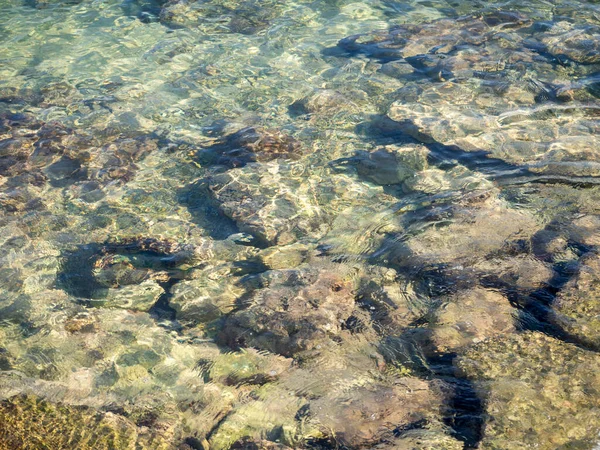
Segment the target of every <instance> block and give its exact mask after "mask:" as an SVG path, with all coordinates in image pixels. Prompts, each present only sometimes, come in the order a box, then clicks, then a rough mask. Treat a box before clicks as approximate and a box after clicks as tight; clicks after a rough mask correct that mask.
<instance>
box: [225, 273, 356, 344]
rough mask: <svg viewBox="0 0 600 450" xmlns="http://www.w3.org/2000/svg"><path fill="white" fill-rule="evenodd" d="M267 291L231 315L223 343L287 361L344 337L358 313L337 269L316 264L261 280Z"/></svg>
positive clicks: (262, 290)
mask: <svg viewBox="0 0 600 450" xmlns="http://www.w3.org/2000/svg"><path fill="white" fill-rule="evenodd" d="M256 283H257V284H258V285H259V286H261V288H259V289H257V290H256V291H254V292H253V293H252V294H251V295H250V296H248V297H247V298H245V299H244V303H243V304H242V305H241V308H240V310H239V311H236V312H234V313H231V314H230V315H229V316H228V318H227V320H226V322H225V325H224V328H223V331H222V333H221V337H220V340H221V341H222V342H223V343H225V344H226V345H228V346H229V347H232V348H237V347H254V348H259V349H264V350H269V351H271V352H275V353H279V354H281V355H284V356H298V355H300V354H303V353H304V354H306V353H307V352H310V351H318V349H319V348H321V346H325V345H327V344H328V343H331V342H333V340H335V337H336V336H337V335H339V334H340V333H342V332H343V328H342V324H343V323H344V322H345V321H346V320H347V319H348V318H349V317H350V315H351V314H352V310H353V309H354V295H353V292H352V285H351V283H350V281H349V280H348V279H347V278H346V277H345V276H344V275H343V274H341V273H339V269H338V270H334V268H327V267H319V266H315V265H311V266H308V267H299V268H297V269H291V270H278V271H276V270H272V271H268V272H265V273H263V274H261V275H259V276H257V279H256Z"/></svg>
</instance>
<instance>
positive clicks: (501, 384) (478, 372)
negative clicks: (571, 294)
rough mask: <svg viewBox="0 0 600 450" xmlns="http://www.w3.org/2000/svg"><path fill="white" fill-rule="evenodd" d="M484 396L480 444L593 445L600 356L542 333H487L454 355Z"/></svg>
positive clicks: (598, 424)
mask: <svg viewBox="0 0 600 450" xmlns="http://www.w3.org/2000/svg"><path fill="white" fill-rule="evenodd" d="M456 365H457V367H458V368H459V369H460V371H461V372H462V373H463V374H465V375H466V376H468V377H469V378H470V379H471V380H472V382H473V383H474V384H475V387H476V388H477V390H478V391H479V392H480V393H481V394H482V395H483V396H484V397H485V405H486V410H485V413H486V423H485V428H484V431H483V440H482V443H481V445H482V447H484V448H498V449H506V450H513V449H515V450H516V449H525V448H531V449H533V448H536V449H542V450H551V449H557V448H569V447H571V446H573V447H580V448H592V447H593V446H594V445H596V443H597V440H598V432H599V431H600V419H599V418H598V414H597V410H598V407H600V390H599V389H598V386H600V384H599V381H598V373H600V357H599V356H598V355H597V354H596V353H593V352H589V351H586V350H582V349H580V348H578V347H576V346H575V345H573V344H569V343H565V342H561V341H558V340H556V339H553V338H551V337H549V336H547V335H544V334H541V333H531V332H527V333H523V334H512V335H508V336H504V337H497V338H493V339H488V340H486V341H485V342H482V343H480V344H477V345H475V346H474V347H472V348H471V349H470V350H469V351H468V352H467V353H466V354H465V355H464V356H461V357H459V358H458V360H457V361H456Z"/></svg>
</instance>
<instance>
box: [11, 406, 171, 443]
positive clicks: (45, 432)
mask: <svg viewBox="0 0 600 450" xmlns="http://www.w3.org/2000/svg"><path fill="white" fill-rule="evenodd" d="M84 448H90V449H92V448H93V449H97V450H103V449H106V450H108V449H167V448H169V446H168V443H167V441H165V440H163V439H162V438H158V437H153V436H148V435H144V436H143V435H142V434H141V430H140V429H138V427H136V426H135V425H134V424H133V423H131V422H130V421H129V420H127V419H126V418H124V417H121V416H119V415H116V414H112V413H101V412H99V411H96V410H94V409H92V408H88V407H85V406H68V405H64V404H61V403H50V402H48V401H46V400H43V399H41V398H39V397H36V396H34V395H22V396H15V397H12V398H9V399H7V400H4V401H3V402H1V403H0V449H6V450H9V449H10V450H19V449H40V450H41V449H48V450H51V449H65V450H67V449H84Z"/></svg>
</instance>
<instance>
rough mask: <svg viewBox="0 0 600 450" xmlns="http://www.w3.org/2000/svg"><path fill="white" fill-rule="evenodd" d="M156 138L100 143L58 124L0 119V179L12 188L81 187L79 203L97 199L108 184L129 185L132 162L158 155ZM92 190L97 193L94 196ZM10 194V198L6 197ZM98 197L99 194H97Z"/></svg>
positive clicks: (25, 118) (24, 118)
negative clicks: (27, 186) (119, 183)
mask: <svg viewBox="0 0 600 450" xmlns="http://www.w3.org/2000/svg"><path fill="white" fill-rule="evenodd" d="M158 142H159V138H158V137H157V136H155V135H151V134H139V135H135V134H134V135H133V136H127V135H119V134H117V135H112V136H107V137H105V138H100V137H98V136H96V135H92V134H91V133H88V132H87V131H80V130H74V129H71V128H68V127H66V126H64V125H62V124H60V123H58V122H49V123H44V122H42V121H39V120H36V119H35V118H34V117H33V116H31V115H27V114H3V115H2V116H1V117H0V175H3V176H4V177H7V179H8V182H7V183H5V185H4V186H3V191H4V190H7V188H8V189H10V188H13V190H12V191H8V192H9V193H8V194H5V195H13V196H14V192H15V190H14V188H17V189H18V188H19V187H20V186H24V185H25V186H26V185H30V186H33V187H36V188H41V187H43V186H44V185H46V184H47V183H48V184H50V185H51V186H52V187H56V188H64V187H73V188H74V189H73V192H76V191H77V189H76V187H77V186H80V187H82V195H81V198H82V199H84V200H85V199H88V200H90V201H95V200H98V199H99V198H102V197H103V196H104V194H102V193H101V188H102V187H103V186H106V185H107V184H109V183H114V182H127V181H130V180H131V179H132V178H133V176H134V174H135V172H136V171H137V170H138V167H137V165H136V163H138V162H140V161H142V160H143V159H144V158H145V157H146V156H148V155H149V154H150V153H152V152H155V151H157V150H158ZM91 191H96V195H94V194H93V193H92V192H91ZM11 192H12V193H11ZM98 192H100V194H99V195H98Z"/></svg>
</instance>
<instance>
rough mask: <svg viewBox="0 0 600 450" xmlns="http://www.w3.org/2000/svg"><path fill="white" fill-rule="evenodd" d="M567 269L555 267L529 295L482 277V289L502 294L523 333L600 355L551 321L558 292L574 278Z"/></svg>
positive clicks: (599, 349) (502, 282)
mask: <svg viewBox="0 0 600 450" xmlns="http://www.w3.org/2000/svg"><path fill="white" fill-rule="evenodd" d="M570 266H571V265H570V264H569V263H557V264H554V265H553V267H552V268H553V270H554V272H555V275H554V276H553V278H552V279H551V280H550V281H549V282H548V283H547V284H546V285H545V286H543V287H541V288H539V289H537V290H535V291H533V292H530V293H527V292H525V293H524V292H522V291H521V290H520V289H518V288H517V287H515V286H512V285H510V284H509V283H506V282H504V281H502V280H499V279H498V278H497V277H494V276H484V277H482V278H481V285H482V286H483V287H486V288H489V289H495V290H498V291H500V292H502V293H503V294H504V295H505V296H506V297H507V298H508V300H509V301H510V303H511V305H512V306H513V307H515V308H516V309H518V310H519V312H520V314H519V318H518V326H519V328H520V329H521V330H522V331H537V332H540V333H544V334H546V335H548V336H551V337H553V338H554V339H558V340H560V341H563V342H566V343H569V344H572V345H575V346H577V347H579V348H581V349H583V350H588V351H593V352H599V351H600V348H598V346H597V345H594V344H592V343H590V342H586V341H585V340H583V339H580V338H578V337H575V336H573V335H572V334H570V333H569V332H567V331H566V330H564V329H563V328H562V327H561V326H560V325H559V324H557V323H556V321H555V320H553V314H554V312H553V310H552V304H553V303H554V301H555V299H556V297H557V295H558V294H559V293H560V291H561V289H562V288H563V287H564V286H565V285H566V284H567V283H568V282H569V281H570V279H571V278H572V277H573V276H574V275H575V272H574V271H573V270H572V269H571V267H570Z"/></svg>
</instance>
